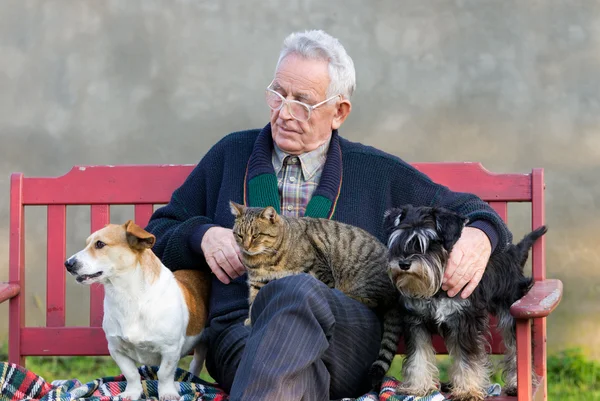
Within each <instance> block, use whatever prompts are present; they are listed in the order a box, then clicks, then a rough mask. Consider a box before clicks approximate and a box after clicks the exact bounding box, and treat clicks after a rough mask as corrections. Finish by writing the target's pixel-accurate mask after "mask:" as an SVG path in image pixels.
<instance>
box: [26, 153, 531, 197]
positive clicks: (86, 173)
mask: <svg viewBox="0 0 600 401" xmlns="http://www.w3.org/2000/svg"><path fill="white" fill-rule="evenodd" d="M413 166H414V167H416V168H417V169H418V170H420V171H421V172H423V173H424V174H426V175H428V176H429V177H430V178H431V179H432V180H434V181H437V182H441V183H443V184H444V185H445V186H447V187H449V188H450V189H452V190H454V191H460V192H470V193H474V194H476V195H478V196H479V197H480V198H482V199H483V200H485V201H513V202H523V201H529V200H531V177H530V176H529V175H528V174H495V173H491V172H489V171H488V170H486V169H485V168H484V167H483V166H482V165H481V163H469V162H464V163H415V164H413ZM193 168H194V165H191V164H188V165H176V166H174V165H121V166H75V167H73V169H71V171H69V172H68V173H66V174H65V175H63V176H61V177H52V178H49V177H40V178H38V177H28V178H26V180H25V182H24V185H23V203H24V204H25V205H52V204H66V205H90V204H120V205H124V204H141V203H147V204H156V203H166V202H168V201H169V199H170V198H171V194H172V193H173V191H174V190H175V189H176V188H177V187H178V186H179V185H181V184H182V183H183V181H184V179H185V177H187V176H188V175H189V173H190V172H191V171H192V169H193ZM90 183H98V184H97V185H90Z"/></svg>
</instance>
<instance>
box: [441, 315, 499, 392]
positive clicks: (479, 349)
mask: <svg viewBox="0 0 600 401" xmlns="http://www.w3.org/2000/svg"><path fill="white" fill-rule="evenodd" d="M455 320H456V321H450V322H448V323H450V324H444V326H443V329H442V330H441V331H442V335H443V337H444V340H445V342H446V346H447V347H448V353H449V354H450V356H451V357H452V358H453V359H454V360H453V365H452V368H451V370H450V381H451V388H452V399H453V400H457V401H482V400H483V399H484V398H485V395H486V390H487V388H488V387H489V385H490V383H489V374H490V361H489V358H488V355H487V353H486V350H485V346H486V340H485V337H484V335H483V333H486V329H487V318H485V317H479V316H472V315H469V316H467V317H464V318H463V319H455Z"/></svg>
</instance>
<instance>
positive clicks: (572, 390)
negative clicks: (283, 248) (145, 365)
mask: <svg viewBox="0 0 600 401" xmlns="http://www.w3.org/2000/svg"><path fill="white" fill-rule="evenodd" d="M7 359H8V355H7V353H6V346H3V347H0V361H6V360H7ZM493 360H494V361H497V358H496V357H493ZM190 361H191V357H186V358H184V359H182V360H181V361H180V363H179V366H180V367H181V368H183V369H187V368H188V366H189V363H190ZM449 365H450V359H449V358H448V357H447V356H439V357H438V366H439V367H440V377H441V379H442V380H443V381H446V380H448V367H449ZM27 368H28V369H29V370H31V371H33V372H35V373H36V374H38V375H40V376H42V377H43V378H44V379H45V380H46V381H52V380H56V379H73V378H77V379H79V380H80V381H82V382H84V383H85V382H88V381H91V380H93V379H96V378H99V377H106V376H116V375H118V374H119V373H120V372H119V368H118V367H117V365H116V364H115V363H114V362H113V360H112V359H111V358H110V357H80V356H76V357H29V358H27ZM401 368H402V360H401V358H400V357H396V358H395V359H394V363H393V364H392V367H391V369H390V371H389V372H388V374H389V375H392V376H395V377H399V378H400V377H401V373H400V372H401ZM200 377H201V378H202V379H204V380H206V381H208V382H214V380H213V379H212V378H211V377H210V375H209V374H208V372H206V370H203V371H202V374H201V375H200ZM492 380H493V381H494V382H497V383H501V384H502V379H501V377H500V374H499V372H495V373H494V375H493V377H492ZM548 399H549V400H551V401H555V400H557V401H582V400H586V401H600V363H599V362H597V361H593V360H590V359H588V358H587V357H586V356H585V355H584V353H583V352H582V351H581V350H579V349H569V350H566V351H562V352H559V353H556V354H553V355H550V356H548Z"/></svg>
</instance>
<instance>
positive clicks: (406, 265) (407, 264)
mask: <svg viewBox="0 0 600 401" xmlns="http://www.w3.org/2000/svg"><path fill="white" fill-rule="evenodd" d="M398 267H399V268H400V269H402V270H408V269H410V262H409V261H407V260H399V261H398Z"/></svg>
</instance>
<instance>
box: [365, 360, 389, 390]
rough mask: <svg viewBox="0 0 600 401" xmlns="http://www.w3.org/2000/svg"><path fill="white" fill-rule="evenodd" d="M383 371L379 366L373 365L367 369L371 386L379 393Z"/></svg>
mask: <svg viewBox="0 0 600 401" xmlns="http://www.w3.org/2000/svg"><path fill="white" fill-rule="evenodd" d="M385 373H386V372H385V371H384V370H383V368H382V367H381V366H378V365H373V366H371V368H370V369H369V379H370V380H371V388H372V389H373V390H375V391H376V392H378V393H379V390H381V383H382V382H383V377H384V376H385Z"/></svg>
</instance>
